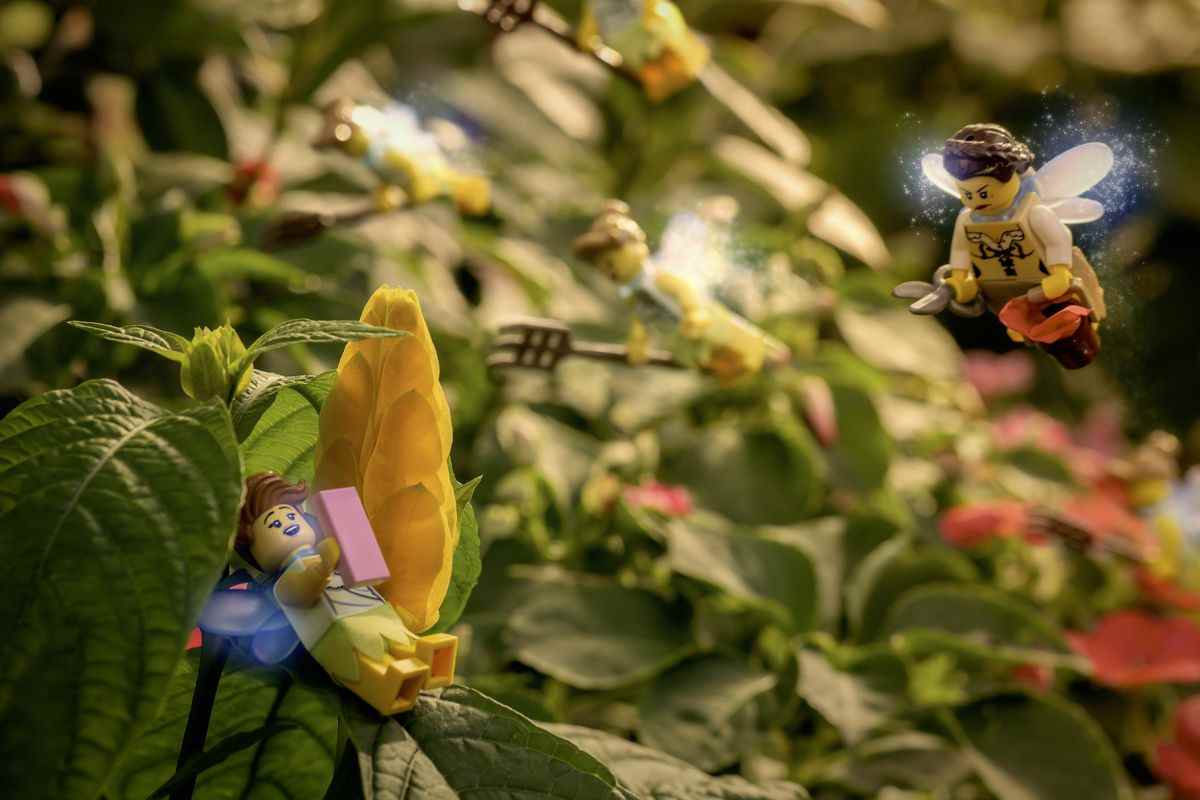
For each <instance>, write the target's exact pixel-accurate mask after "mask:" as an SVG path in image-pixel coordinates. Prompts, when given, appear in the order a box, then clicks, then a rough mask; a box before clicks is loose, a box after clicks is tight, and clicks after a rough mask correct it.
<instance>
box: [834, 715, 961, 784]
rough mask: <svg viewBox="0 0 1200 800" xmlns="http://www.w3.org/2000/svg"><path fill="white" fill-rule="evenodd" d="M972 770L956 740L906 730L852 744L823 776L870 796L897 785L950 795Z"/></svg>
mask: <svg viewBox="0 0 1200 800" xmlns="http://www.w3.org/2000/svg"><path fill="white" fill-rule="evenodd" d="M970 773H971V765H970V763H969V762H968V761H967V758H966V756H965V755H963V753H962V751H961V750H960V749H959V748H958V747H956V746H955V745H954V743H952V742H948V741H946V740H945V739H942V738H940V737H938V736H932V735H930V734H927V733H921V732H919V731H905V732H903V733H895V734H891V735H886V736H878V737H875V738H872V739H871V740H869V741H866V742H863V743H862V744H861V745H859V746H858V747H855V748H852V749H851V750H849V751H847V752H846V754H845V756H844V757H843V758H841V759H838V761H837V762H835V764H834V765H833V766H832V767H831V768H830V769H829V770H828V771H827V772H825V773H824V774H822V776H821V777H822V779H823V781H830V782H833V783H836V784H838V785H840V786H844V787H846V788H849V789H850V790H851V791H854V792H858V793H860V794H863V795H867V796H870V797H879V798H883V797H885V795H882V794H878V793H879V792H881V791H882V790H884V789H886V788H888V787H893V786H903V787H906V788H910V789H915V790H918V791H923V792H932V793H933V795H934V796H935V797H946V796H952V795H950V790H951V789H952V788H953V787H954V786H956V785H957V784H959V783H962V782H963V780H964V779H966V778H967V777H969V775H970ZM919 796H920V797H927V796H928V795H924V794H923V795H919Z"/></svg>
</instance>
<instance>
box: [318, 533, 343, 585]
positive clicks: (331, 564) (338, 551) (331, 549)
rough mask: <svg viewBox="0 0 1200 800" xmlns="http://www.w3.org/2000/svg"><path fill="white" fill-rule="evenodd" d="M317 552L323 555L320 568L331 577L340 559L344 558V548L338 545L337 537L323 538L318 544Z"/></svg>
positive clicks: (326, 575)
mask: <svg viewBox="0 0 1200 800" xmlns="http://www.w3.org/2000/svg"><path fill="white" fill-rule="evenodd" d="M317 553H318V554H319V555H320V556H321V566H320V569H321V571H322V572H324V573H325V577H329V576H330V575H332V574H333V571H334V570H335V569H337V565H338V561H339V560H341V558H342V548H341V547H340V546H338V543H337V540H336V539H322V540H321V543H320V544H318V545H317Z"/></svg>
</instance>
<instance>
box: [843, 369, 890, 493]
mask: <svg viewBox="0 0 1200 800" xmlns="http://www.w3.org/2000/svg"><path fill="white" fill-rule="evenodd" d="M831 388H832V390H833V400H834V405H835V406H836V407H837V419H838V438H837V441H836V442H834V443H833V445H832V446H831V447H830V448H829V464H830V468H831V469H830V472H831V475H832V477H831V480H832V481H833V482H834V483H836V484H837V485H838V486H839V487H841V488H844V489H853V490H856V491H859V492H870V491H874V490H876V489H879V488H880V487H882V486H883V483H884V479H885V478H886V477H887V473H888V467H889V466H890V465H891V459H892V444H891V440H890V439H889V437H888V435H887V432H886V431H884V429H883V424H882V423H881V422H880V421H879V412H878V411H877V410H876V409H875V403H874V402H873V401H872V400H871V397H870V395H868V394H867V393H866V392H864V391H862V390H860V389H856V388H852V387H850V386H846V385H842V384H833V385H832V386H831Z"/></svg>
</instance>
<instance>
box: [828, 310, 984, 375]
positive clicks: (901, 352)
mask: <svg viewBox="0 0 1200 800" xmlns="http://www.w3.org/2000/svg"><path fill="white" fill-rule="evenodd" d="M837 325H838V330H840V331H841V334H842V336H843V337H844V338H845V340H846V344H848V345H850V349H851V350H853V351H854V352H855V353H856V354H857V355H858V356H859V357H860V358H862V359H863V360H864V361H866V362H867V363H868V364H871V365H872V366H875V367H879V368H880V369H886V370H891V371H895V372H907V373H911V374H913V375H920V376H922V377H925V378H934V379H944V380H952V379H954V378H957V377H958V376H959V373H960V371H961V365H962V351H961V350H959V349H958V345H957V344H955V343H954V338H953V337H951V336H950V334H949V333H947V332H946V329H945V328H943V327H942V326H941V325H937V324H935V323H933V321H932V320H929V319H925V318H923V317H918V316H914V315H913V314H910V313H908V312H907V311H905V310H904V309H896V310H894V311H892V310H887V311H878V310H873V311H871V312H870V313H867V312H865V311H858V310H855V309H853V308H851V307H849V306H843V307H842V308H841V309H840V310H839V311H838V312H837Z"/></svg>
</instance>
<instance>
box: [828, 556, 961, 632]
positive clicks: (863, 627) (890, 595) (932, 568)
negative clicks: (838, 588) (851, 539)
mask: <svg viewBox="0 0 1200 800" xmlns="http://www.w3.org/2000/svg"><path fill="white" fill-rule="evenodd" d="M977 577H978V571H977V570H976V569H975V566H974V565H973V564H972V563H971V562H970V560H969V559H968V558H967V557H966V556H964V555H962V554H961V553H958V552H956V551H954V550H950V549H947V548H929V547H926V548H917V547H915V546H914V545H913V543H912V542H911V540H910V539H908V538H907V537H904V536H898V537H896V538H894V539H891V540H890V541H887V542H884V543H883V544H881V545H880V546H879V547H877V548H875V550H873V551H872V552H871V554H870V555H868V556H867V557H866V558H865V559H863V562H862V564H861V565H860V566H859V569H858V571H857V572H856V573H855V574H854V577H853V579H852V580H851V582H850V585H849V587H847V589H846V610H847V615H848V617H849V619H850V629H851V630H852V631H854V632H855V633H856V635H857V637H858V638H859V639H862V640H863V641H870V640H872V639H874V638H876V637H877V636H878V635H879V632H880V629H881V628H882V627H883V623H884V617H885V616H886V614H887V612H888V610H889V609H890V608H892V606H893V605H894V604H895V602H896V600H897V598H899V597H900V596H901V595H902V594H903V593H904V592H906V591H907V590H908V589H911V588H912V587H914V586H920V585H923V584H927V583H933V582H945V581H971V580H974V579H976V578H977Z"/></svg>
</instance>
